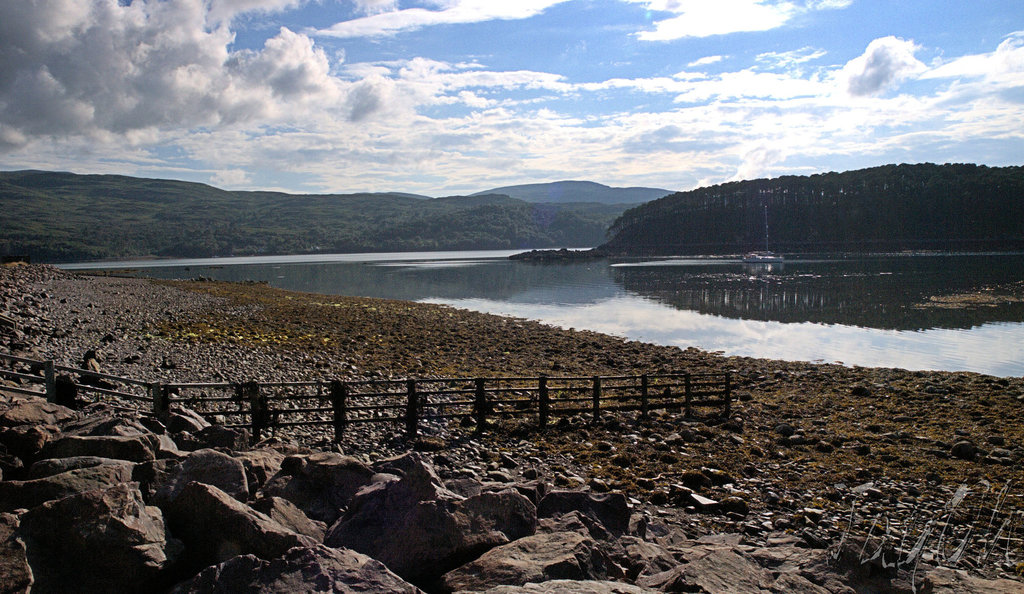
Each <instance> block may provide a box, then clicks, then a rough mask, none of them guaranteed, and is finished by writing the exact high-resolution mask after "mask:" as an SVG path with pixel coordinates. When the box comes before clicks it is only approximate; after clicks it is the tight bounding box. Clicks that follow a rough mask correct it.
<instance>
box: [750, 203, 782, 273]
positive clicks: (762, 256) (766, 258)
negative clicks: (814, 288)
mask: <svg viewBox="0 0 1024 594" xmlns="http://www.w3.org/2000/svg"><path fill="white" fill-rule="evenodd" d="M783 262H785V259H784V258H783V257H782V255H781V254H776V253H774V252H772V251H771V250H769V249H768V204H765V205H764V251H763V252H750V253H749V254H747V255H746V256H743V263H744V264H782V263H783Z"/></svg>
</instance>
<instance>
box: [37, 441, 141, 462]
mask: <svg viewBox="0 0 1024 594" xmlns="http://www.w3.org/2000/svg"><path fill="white" fill-rule="evenodd" d="M150 437H155V436H147V435H130V436H124V435H114V436H78V435H66V436H64V437H60V438H58V439H55V440H53V441H51V442H49V443H47V444H46V446H45V447H43V450H42V452H40V454H39V457H40V458H43V459H47V458H72V457H75V456H99V457H101V458H114V459H116V460H129V461H131V462H147V461H149V460H155V459H156V453H155V452H154V445H155V443H154V440H152V439H150Z"/></svg>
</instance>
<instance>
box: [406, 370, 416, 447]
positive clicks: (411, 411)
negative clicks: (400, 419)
mask: <svg viewBox="0 0 1024 594" xmlns="http://www.w3.org/2000/svg"><path fill="white" fill-rule="evenodd" d="M406 391H407V392H408V399H407V400H406V403H405V436H406V437H407V438H409V439H412V438H414V437H416V431H417V430H418V428H419V427H418V426H419V421H420V418H419V406H420V403H419V395H418V394H417V393H416V380H414V379H411V380H408V381H407V382H406Z"/></svg>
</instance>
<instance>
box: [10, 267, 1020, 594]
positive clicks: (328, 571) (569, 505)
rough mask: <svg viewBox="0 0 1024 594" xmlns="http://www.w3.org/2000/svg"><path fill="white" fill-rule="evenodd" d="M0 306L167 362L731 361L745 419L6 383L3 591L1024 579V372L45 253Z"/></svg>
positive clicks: (13, 278) (655, 368) (333, 370)
mask: <svg viewBox="0 0 1024 594" xmlns="http://www.w3.org/2000/svg"><path fill="white" fill-rule="evenodd" d="M0 315H2V316H3V317H2V318H0V350H2V352H5V353H9V354H15V355H18V356H24V357H30V358H36V359H53V360H56V361H57V362H58V363H61V364H67V365H81V364H82V363H83V358H84V357H85V354H86V353H89V352H90V351H91V352H92V354H94V355H95V359H96V360H97V363H98V364H99V365H100V366H101V367H102V370H103V371H104V372H107V373H112V374H116V375H121V376H125V377H132V378H136V379H140V380H147V381H156V380H159V381H179V382H180V381H248V380H263V381H266V380H277V381H281V380H308V379H332V378H343V379H357V378H380V377H388V378H398V377H444V376H474V375H505V376H508V375H536V374H538V373H557V374H566V375H571V374H580V375H604V374H616V373H641V372H650V373H655V372H665V371H680V370H688V371H694V372H699V371H709V370H723V369H728V370H731V371H732V372H733V373H734V377H735V379H736V382H737V383H738V387H737V395H738V397H739V402H737V403H736V405H735V406H734V407H733V411H732V415H731V416H730V418H727V419H718V418H709V419H703V420H697V419H686V418H683V417H682V415H681V414H679V413H672V412H663V413H658V414H655V415H652V417H651V418H650V419H639V418H637V417H636V416H633V415H628V414H624V415H618V416H609V417H605V418H604V419H603V420H602V421H601V422H600V423H597V424H593V423H591V422H590V421H589V419H588V418H583V417H574V418H567V419H564V420H562V421H561V422H560V423H559V424H558V426H557V427H556V428H551V429H549V430H547V431H546V432H543V433H542V432H538V431H536V430H535V429H533V428H532V427H530V426H529V425H528V424H527V423H508V424H503V425H499V426H496V427H494V428H493V429H492V430H490V431H488V432H487V433H486V434H484V435H482V436H477V437H472V436H469V435H466V434H462V433H459V432H456V431H453V432H451V433H445V432H435V433H434V434H433V435H431V436H429V437H428V438H424V439H421V440H419V441H418V442H414V443H406V442H405V441H404V440H403V438H402V437H401V436H400V434H398V433H397V432H392V431H391V430H390V429H387V428H385V427H384V426H381V428H380V429H379V430H375V431H377V433H367V432H360V433H354V434H353V435H352V436H351V437H349V438H348V439H347V440H346V441H345V442H343V443H341V444H332V443H330V442H329V441H328V440H327V439H326V436H325V435H323V434H317V433H302V432H296V433H293V434H282V435H279V436H277V437H276V438H273V439H271V440H270V441H266V442H263V443H261V444H257V446H255V447H250V446H249V444H248V436H244V435H237V434H235V433H233V432H230V431H227V430H225V429H223V428H219V427H217V426H213V427H207V426H205V423H203V422H201V421H200V420H199V419H198V418H196V417H195V416H194V415H189V414H188V412H187V411H184V410H182V411H179V414H176V415H174V417H173V418H165V419H151V418H133V417H132V416H127V417H126V416H124V415H123V414H121V413H115V412H114V411H113V410H112V409H110V408H109V406H105V405H102V404H97V405H92V407H89V408H86V409H84V410H78V411H73V410H69V409H61V408H58V407H56V406H55V405H52V404H46V403H43V402H38V401H35V400H33V399H25V398H23V397H18V396H15V395H13V394H9V393H8V394H5V393H4V391H3V387H2V386H0V446H3V449H4V450H3V451H2V452H0V453H2V460H3V464H0V469H2V472H3V475H2V479H3V480H2V481H0V507H2V509H0V511H2V512H3V514H2V515H0V558H2V559H0V583H2V584H4V586H3V588H6V590H4V591H26V590H27V588H28V587H29V586H30V585H32V584H34V585H32V589H33V590H34V591H52V590H57V589H60V588H64V587H66V586H68V585H69V584H77V585H79V586H80V587H79V588H76V589H78V590H81V589H82V588H86V589H91V590H94V591H98V590H108V589H110V588H111V587H112V586H113V585H115V584H116V585H117V588H116V589H120V590H125V591H129V590H139V591H159V590H170V589H172V588H177V589H178V590H179V591H197V592H199V591H202V592H207V591H209V592H212V591H233V590H234V589H238V588H242V589H245V588H257V587H259V588H264V590H262V591H282V592H283V591H294V590H303V589H307V590H314V589H319V590H320V591H331V590H332V588H333V589H334V591H367V590H380V591H384V590H388V591H401V590H402V589H403V588H404V589H407V590H409V591H413V589H414V588H422V589H426V590H427V591H452V590H464V591H488V590H490V589H493V591H495V592H515V591H523V592H539V591H547V592H557V591H565V592H569V591H574V592H575V591H593V592H641V591H704V592H743V591H749V592H763V591H771V592H791V591H806V592H850V591H872V590H873V591H906V592H912V591H914V592H920V591H928V590H929V589H930V590H931V591H955V592H970V591H993V592H996V591H999V592H1004V591H1024V587H1022V585H1021V583H1020V582H1018V581H1016V580H1017V579H1019V578H1018V576H1019V575H1020V573H1022V569H1024V565H1019V564H1020V563H1021V562H1022V561H1024V547H1022V545H1021V539H1020V533H1021V531H1022V530H1024V527H1022V525H1021V511H1022V510H1024V504H1022V502H1021V499H1020V494H1021V488H1022V481H1021V479H1022V478H1024V467H1022V458H1024V448H1022V447H1021V443H1022V442H1021V438H1022V437H1024V435H1022V434H1024V428H1022V424H1021V422H1020V420H1019V419H1020V415H1019V409H1020V406H1021V404H1022V400H1024V381H1022V379H1021V378H995V377H987V376H981V375H978V374H971V373H938V372H909V371H903V370H897V369H865V368H847V367H842V366H838V365H814V364H810V363H789V362H779V361H767V360H755V359H746V358H727V357H721V356H717V355H715V354H712V353H706V352H702V351H699V350H697V349H686V350H680V349H676V348H669V347H659V346H655V345H648V344H642V343H637V342H631V341H625V340H622V339H618V338H615V337H610V336H605V335H600V334H596V333H591V332H581V331H572V330H560V329H556V328H551V327H547V326H543V325H540V324H536V323H533V322H528V321H524V320H515V319H509V318H501V317H497V316H489V315H485V314H477V313H473V312H467V311H461V310H456V309H452V308H446V307H439V306H432V305H424V304H415V303H408V302H397V301H386V300H375V299H357V298H340V297H328V296H322V295H311V294H300V293H288V292H284V291H279V290H275V289H272V288H270V287H267V286H266V285H261V284H226V283H213V282H202V281H190V282H150V281H143V280H134V279H121V278H107V277H81V276H75V275H70V274H66V273H63V272H61V271H58V270H56V269H53V268H50V267H44V266H16V267H4V268H3V269H2V271H0ZM24 371H32V370H29V369H26V370H24ZM129 442H131V443H132V444H133V445H126V444H127V443H129ZM411 450H412V453H410V451H411ZM417 450H418V451H417ZM73 524H74V525H80V526H87V527H88V526H92V527H95V529H92V528H83V529H81V530H70V529H69V527H70V526H72V525H73ZM112 526H116V527H117V528H116V529H112V528H111V527H112ZM99 551H103V554H102V555H100V556H101V557H102V559H96V557H97V552H99ZM106 551H110V552H109V554H108V553H107V552H106ZM122 552H123V554H122ZM115 558H116V559H115ZM90 572H91V573H90ZM83 573H84V574H88V575H89V577H88V579H85V578H82V577H81V576H82V574H83ZM18 576H21V577H18ZM68 580H71V581H68ZM75 580H78V581H75ZM238 580H242V581H238ZM246 580H248V581H246ZM374 580H378V581H374ZM311 584H315V585H311ZM527 584H528V585H527ZM360 588H361V589H360Z"/></svg>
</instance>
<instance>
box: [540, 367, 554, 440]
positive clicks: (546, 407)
mask: <svg viewBox="0 0 1024 594" xmlns="http://www.w3.org/2000/svg"><path fill="white" fill-rule="evenodd" d="M537 391H538V396H537V398H538V405H539V415H540V418H539V420H538V422H539V424H540V428H541V429H544V428H545V427H547V424H548V416H549V415H550V413H551V399H550V396H549V395H548V377H547V376H546V375H542V376H540V379H539V380H538V385H537Z"/></svg>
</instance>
